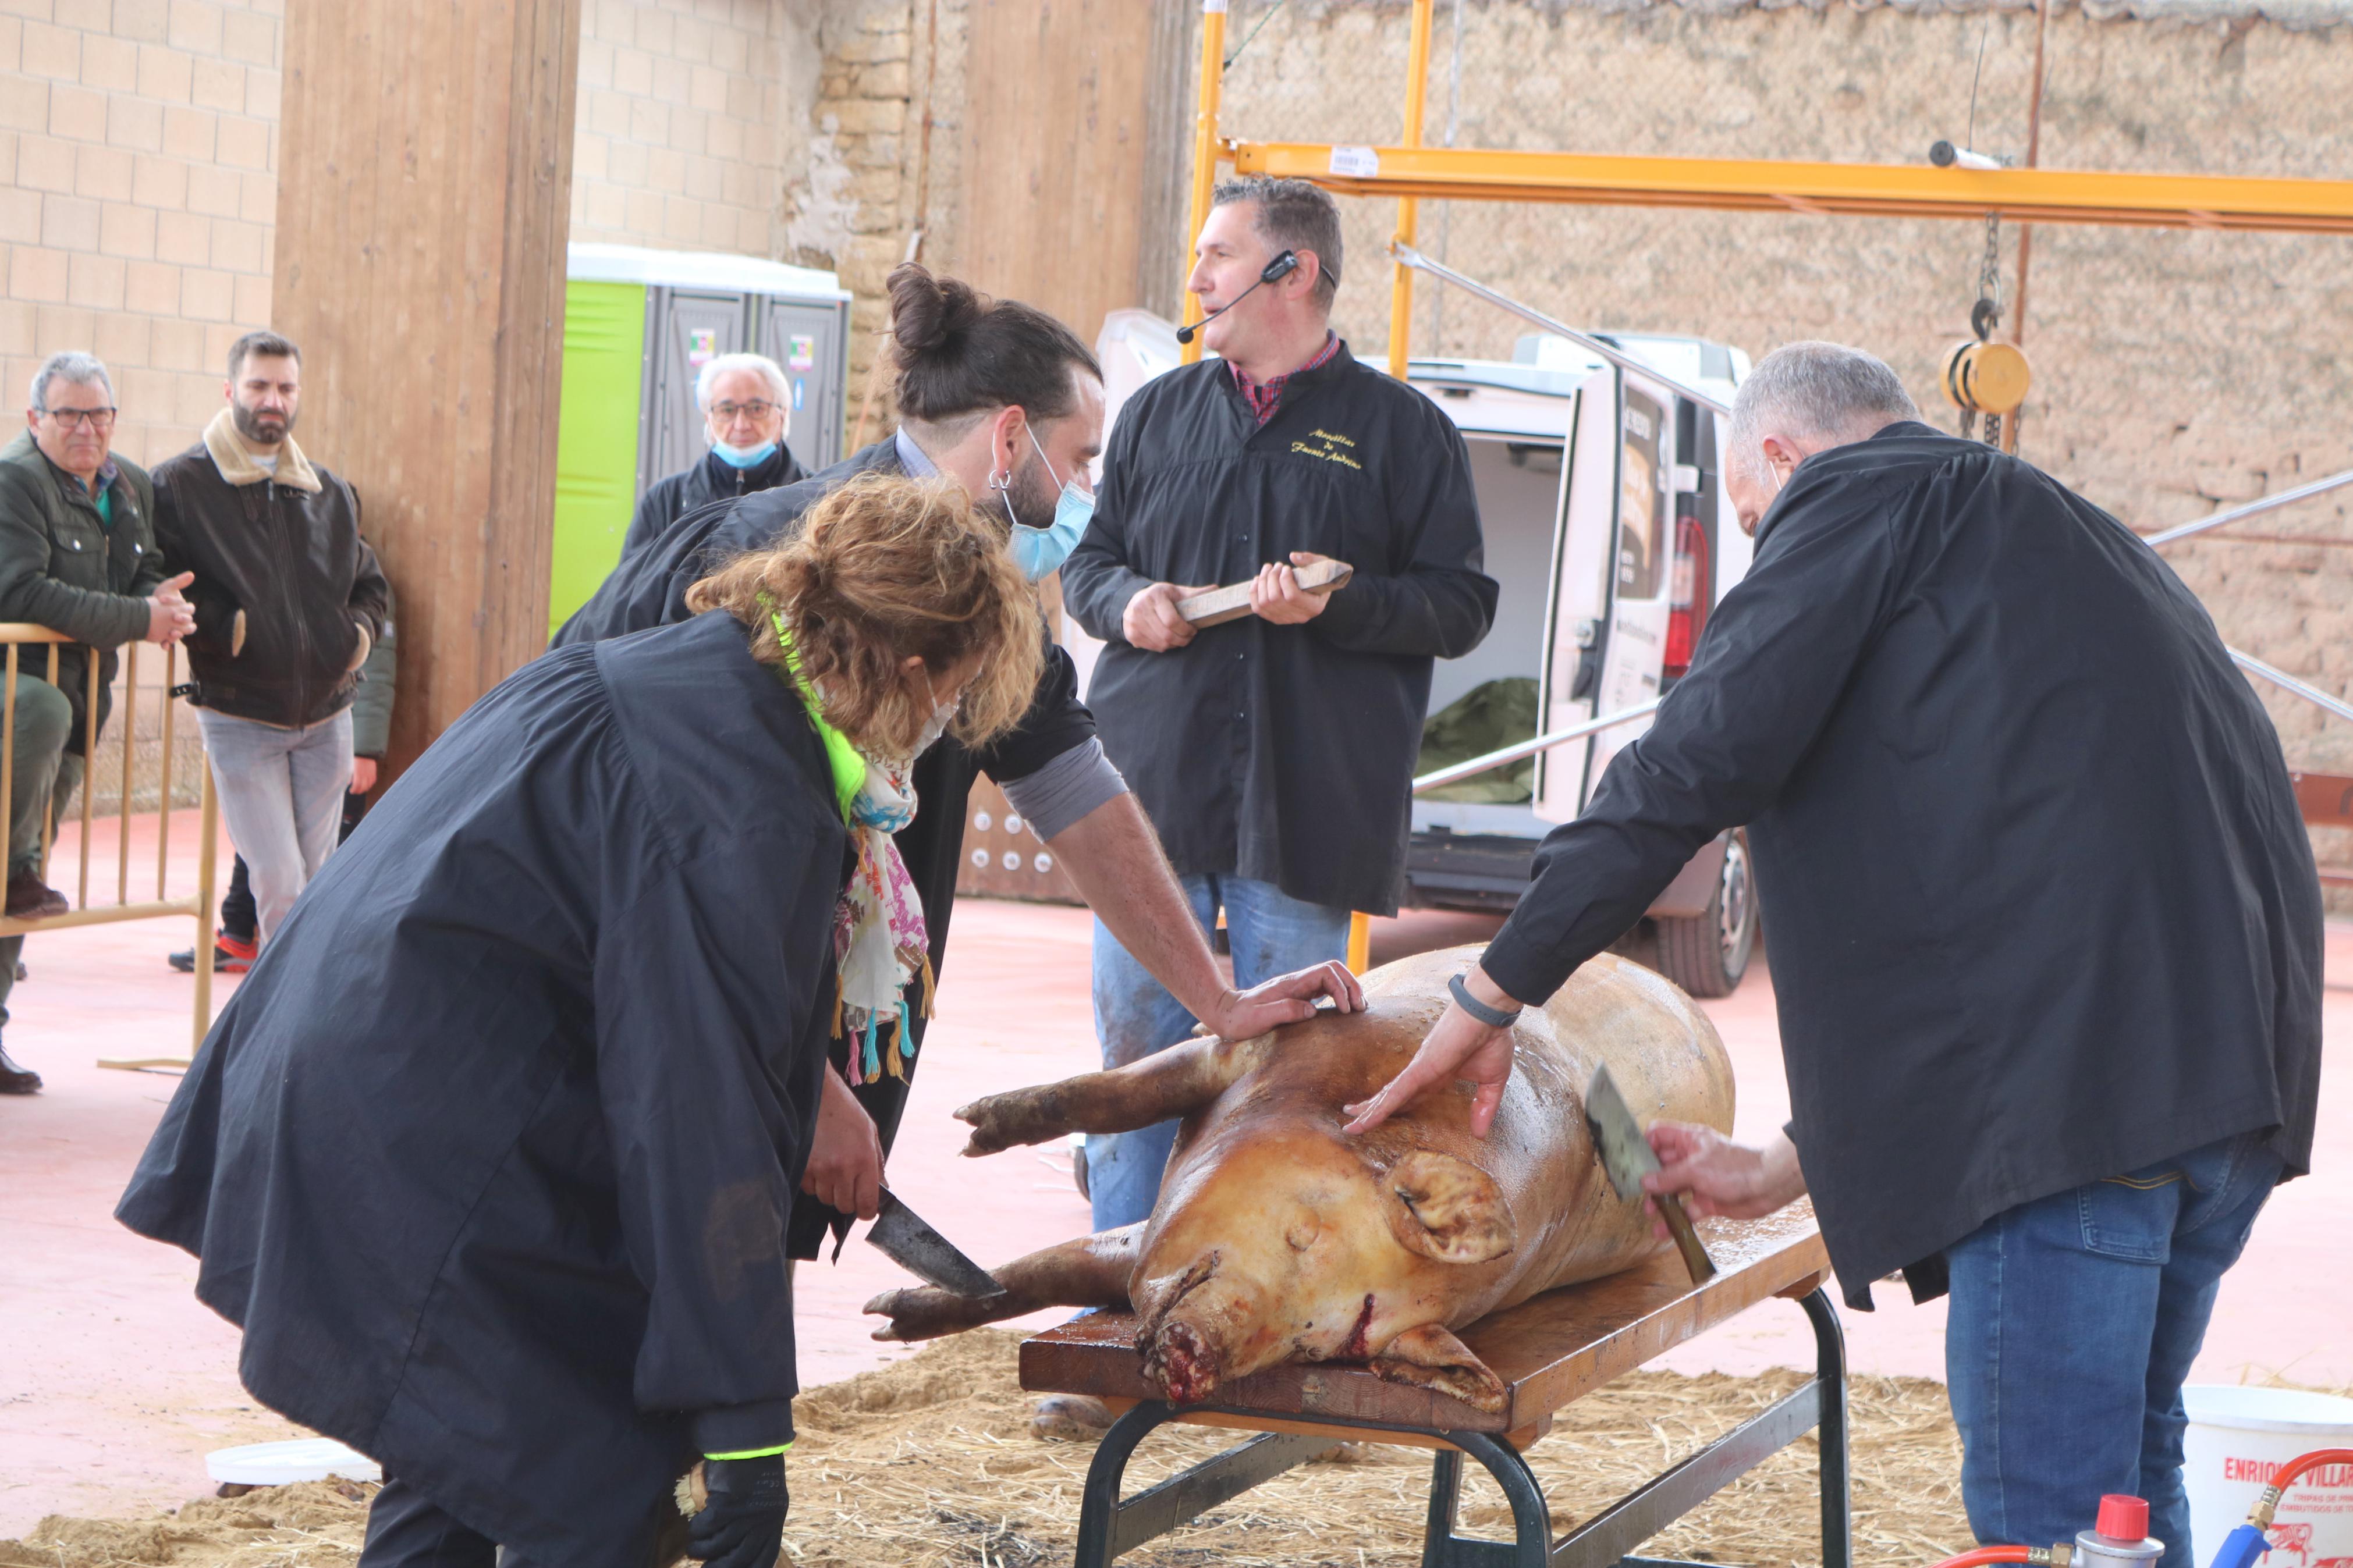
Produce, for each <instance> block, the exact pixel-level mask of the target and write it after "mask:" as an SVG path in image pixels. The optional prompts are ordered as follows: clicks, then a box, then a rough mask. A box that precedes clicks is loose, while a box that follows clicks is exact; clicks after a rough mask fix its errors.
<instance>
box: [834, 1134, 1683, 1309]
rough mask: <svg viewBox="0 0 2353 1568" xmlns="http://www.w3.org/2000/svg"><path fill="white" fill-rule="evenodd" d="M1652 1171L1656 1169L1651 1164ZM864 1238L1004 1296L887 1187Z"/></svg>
mask: <svg viewBox="0 0 2353 1568" xmlns="http://www.w3.org/2000/svg"><path fill="white" fill-rule="evenodd" d="M1652 1168H1653V1169H1656V1168H1657V1163H1656V1162H1655V1161H1654V1162H1652ZM866 1239H867V1240H869V1241H871V1242H872V1243H873V1244H874V1245H875V1246H876V1247H880V1248H881V1250H882V1256H883V1257H885V1258H889V1259H890V1260H891V1261H892V1262H893V1263H895V1264H897V1265H898V1266H899V1267H900V1268H903V1269H905V1270H906V1271H907V1272H908V1273H910V1274H912V1275H913V1276H914V1277H915V1278H916V1279H921V1280H922V1281H923V1283H924V1284H926V1285H936V1286H938V1287H939V1288H940V1289H943V1290H945V1291H947V1292H948V1293H949V1294H951V1295H955V1296H964V1297H968V1298H970V1299H971V1300H976V1301H977V1300H985V1299H987V1297H990V1296H1002V1295H1003V1294H1005V1287H1004V1286H1002V1285H999V1284H998V1283H997V1281H996V1280H995V1279H991V1278H990V1277H989V1273H988V1270H987V1269H986V1268H982V1267H981V1266H980V1265H979V1264H977V1263H975V1262H974V1261H973V1260H972V1259H971V1258H966V1257H965V1255H964V1254H963V1253H961V1252H958V1251H957V1250H956V1249H955V1243H954V1242H952V1241H950V1240H949V1239H948V1238H947V1237H944V1236H942V1235H941V1234H940V1233H939V1232H938V1231H936V1230H934V1229H933V1228H932V1227H931V1226H928V1225H926V1224H925V1223H924V1222H923V1219H922V1218H921V1217H920V1216H919V1215H916V1213H915V1211H914V1210H913V1209H911V1208H909V1207H908V1206H907V1205H905V1204H902V1203H901V1202H900V1201H899V1198H898V1194H895V1193H893V1192H892V1191H891V1189H890V1188H888V1187H885V1188H883V1189H882V1205H881V1213H879V1214H877V1215H875V1216H874V1224H873V1225H872V1226H871V1227H870V1228H869V1229H868V1230H867V1232H866Z"/></svg>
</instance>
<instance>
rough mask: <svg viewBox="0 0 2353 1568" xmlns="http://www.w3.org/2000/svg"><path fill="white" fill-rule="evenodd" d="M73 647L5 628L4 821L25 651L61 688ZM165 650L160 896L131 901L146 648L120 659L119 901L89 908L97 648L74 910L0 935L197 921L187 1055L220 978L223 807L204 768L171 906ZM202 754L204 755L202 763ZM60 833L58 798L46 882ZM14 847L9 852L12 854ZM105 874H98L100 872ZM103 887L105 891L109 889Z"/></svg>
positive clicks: (160, 1061) (158, 1062)
mask: <svg viewBox="0 0 2353 1568" xmlns="http://www.w3.org/2000/svg"><path fill="white" fill-rule="evenodd" d="M73 640H74V639H73V638H71V637H67V636H65V635H64V634H63V633H61V632H55V631H51V630H50V629H49V628H48V627H47V626H34V625H32V624H31V623H29V622H25V621H0V647H5V668H0V677H5V679H0V821H5V820H6V819H7V818H8V817H9V816H11V815H12V812H11V809H10V808H11V807H12V806H13V805H14V804H15V802H16V788H17V783H18V781H17V779H16V681H17V678H18V676H19V675H20V674H22V673H24V672H23V668H22V665H23V653H24V650H25V649H26V647H42V646H46V647H47V649H48V657H47V667H48V668H47V674H46V675H45V676H44V677H42V679H46V680H47V682H48V684H49V685H51V686H56V685H58V650H59V648H60V647H62V646H63V645H65V644H68V643H71V642H72V641H73ZM163 651H164V683H163V689H162V690H161V692H160V693H159V698H160V702H159V706H160V707H161V709H162V710H163V712H162V740H163V748H162V757H161V761H160V763H159V776H158V788H157V795H156V802H155V818H156V821H155V896H154V897H153V899H147V900H139V901H137V902H133V901H132V897H131V872H132V847H131V819H132V816H133V815H134V813H133V811H132V781H133V779H134V778H135V777H136V775H137V771H138V770H137V761H138V752H137V745H136V741H137V732H138V728H139V724H138V717H139V654H140V645H139V644H138V643H136V642H132V643H127V644H125V645H124V646H123V648H122V651H121V658H122V702H121V712H120V713H118V714H117V715H116V716H115V719H116V722H117V723H118V724H119V725H120V726H121V736H120V740H121V776H120V778H119V780H118V782H117V785H116V790H115V816H116V818H117V828H116V833H115V841H116V850H115V865H114V901H113V902H112V903H111V904H103V903H102V904H95V905H93V904H92V903H91V902H90V847H91V844H92V842H93V841H94V840H95V838H96V837H97V832H96V826H97V805H98V802H97V793H98V791H97V785H98V777H97V763H98V760H99V733H98V693H99V664H100V659H99V658H98V656H97V653H96V651H95V650H92V651H91V652H90V658H88V659H87V660H86V661H85V662H86V664H87V666H88V672H87V678H86V680H85V685H84V689H83V692H82V735H81V741H82V749H81V755H82V763H83V776H82V782H81V788H80V791H79V794H80V796H81V801H80V807H81V825H80V826H81V832H80V834H79V872H78V875H77V878H76V881H75V887H74V895H73V900H72V903H73V907H72V908H71V909H69V910H67V911H66V912H65V913H64V914H61V915H51V916H48V917H47V918H46V919H35V920H26V919H20V918H17V917H16V916H11V915H5V914H0V936H22V935H29V934H31V933H33V932H36V931H60V930H64V929H67V928H69V927H72V926H88V925H108V924H111V923H113V922H115V921H142V920H153V919H155V918H157V917H158V916H164V915H183V916H192V917H194V919H195V922H196V946H195V952H196V973H195V981H196V996H195V1020H194V1024H193V1026H192V1029H191V1037H190V1046H189V1048H190V1050H191V1052H193V1051H194V1050H195V1047H197V1046H200V1045H202V1044H203V1043H204V1038H205V1031H206V1029H208V1028H210V1027H211V1026H212V999H213V971H212V965H211V964H210V963H206V962H205V960H206V959H207V958H209V957H210V956H211V953H212V947H213V929H212V911H213V898H214V890H215V889H214V878H215V876H216V872H217V870H218V865H217V855H218V841H219V828H220V805H219V803H218V802H217V801H216V800H215V799H214V797H213V781H212V770H211V768H210V767H209V766H206V765H203V764H202V763H201V761H200V763H199V765H198V767H197V770H196V772H197V776H198V783H197V786H196V816H197V829H196V831H197V843H196V890H195V893H194V894H193V895H190V896H188V897H184V898H177V899H175V898H172V897H170V896H169V893H170V879H171V865H172V761H173V757H172V752H173V743H172V742H173V736H172V731H173V709H172V687H173V683H174V681H173V678H174V675H175V674H176V672H177V668H178V656H179V649H178V648H176V647H169V646H166V647H164V650H163ZM201 754H202V753H201V752H199V757H200V758H201ZM57 833H58V820H57V801H56V798H55V795H54V794H53V795H52V796H51V798H50V800H49V802H48V803H47V805H46V806H45V807H44V808H43V810H42V812H41V855H40V869H41V877H42V879H43V880H44V881H47V879H48V874H49V853H50V851H51V850H52V849H53V848H55V847H56V845H57ZM14 849H15V846H14V845H13V844H12V845H11V846H10V852H11V854H12V855H13V853H14ZM102 870H103V868H102V867H101V872H102ZM103 885H104V884H103V881H102V880H101V883H100V886H101V888H102V887H103ZM98 1065H99V1066H100V1067H107V1068H150V1067H185V1066H186V1065H187V1058H185V1057H142V1058H130V1059H120V1060H117V1059H101V1060H100V1062H99V1064H98Z"/></svg>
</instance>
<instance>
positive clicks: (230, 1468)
mask: <svg viewBox="0 0 2353 1568" xmlns="http://www.w3.org/2000/svg"><path fill="white" fill-rule="evenodd" d="M205 1474H206V1475H208V1476H210V1477H212V1479H215V1480H216V1481H221V1482H226V1483H233V1484H235V1485H237V1486H241V1487H284V1486H291V1485H293V1484H294V1483H295V1482H296V1481H323V1480H325V1479H327V1478H328V1477H330V1476H341V1477H343V1479H345V1480H347V1481H380V1480H382V1479H384V1468H383V1467H382V1466H380V1465H378V1464H377V1463H376V1462H375V1460H374V1459H371V1458H368V1457H367V1456H366V1455H365V1454H363V1453H361V1452H359V1451H358V1450H357V1449H355V1448H347V1447H343V1444H341V1443H338V1442H336V1441H335V1440H334V1439H333V1438H332V1437H294V1438H290V1439H289V1440H287V1441H286V1442H283V1443H248V1444H247V1445H246V1446H245V1447H242V1448H215V1449H214V1450H213V1451H212V1452H211V1453H209V1454H206V1456H205Z"/></svg>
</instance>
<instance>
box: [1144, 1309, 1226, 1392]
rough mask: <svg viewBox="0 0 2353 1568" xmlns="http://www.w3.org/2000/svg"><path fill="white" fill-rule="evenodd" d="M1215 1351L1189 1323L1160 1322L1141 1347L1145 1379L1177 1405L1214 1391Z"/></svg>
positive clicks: (1216, 1384) (1215, 1387)
mask: <svg viewBox="0 0 2353 1568" xmlns="http://www.w3.org/2000/svg"><path fill="white" fill-rule="evenodd" d="M1219 1375H1220V1373H1219V1356H1218V1348H1217V1346H1216V1345H1214V1344H1212V1343H1210V1342H1209V1341H1208V1339H1207V1338H1206V1337H1205V1336H1204V1335H1203V1334H1201V1332H1200V1331H1198V1330H1197V1329H1195V1328H1194V1327H1193V1325H1192V1324H1190V1323H1163V1324H1161V1325H1160V1327H1159V1329H1158V1330H1157V1331H1155V1333H1154V1334H1153V1336H1152V1339H1151V1342H1149V1343H1148V1344H1146V1345H1145V1347H1144V1376H1145V1381H1146V1382H1148V1383H1150V1384H1152V1385H1153V1386H1154V1387H1155V1388H1157V1389H1159V1390H1160V1392H1161V1393H1162V1394H1166V1396H1167V1397H1168V1398H1169V1399H1170V1400H1172V1401H1174V1402H1175V1403H1176V1404H1178V1405H1198V1404H1200V1403H1201V1402H1202V1401H1203V1400H1205V1399H1207V1398H1208V1397H1209V1395H1210V1394H1214V1393H1216V1392H1217V1388H1218V1383H1219Z"/></svg>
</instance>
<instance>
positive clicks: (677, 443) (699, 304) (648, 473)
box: [638, 287, 746, 495]
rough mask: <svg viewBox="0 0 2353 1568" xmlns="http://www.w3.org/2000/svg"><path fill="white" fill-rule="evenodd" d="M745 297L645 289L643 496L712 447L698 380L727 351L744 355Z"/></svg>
mask: <svg viewBox="0 0 2353 1568" xmlns="http://www.w3.org/2000/svg"><path fill="white" fill-rule="evenodd" d="M745 305H746V300H745V299H744V295H743V294H741V293H739V292H736V291H733V290H722V289H668V288H660V287H656V288H651V289H647V290H646V321H647V323H648V331H647V333H646V384H645V395H644V397H643V399H642V400H641V401H640V403H639V405H638V409H639V413H638V418H639V421H640V423H639V425H638V494H639V495H643V494H645V493H646V491H647V490H648V489H651V488H652V486H653V483H654V481H655V480H656V479H661V478H662V477H663V476H665V475H668V474H674V473H677V472H678V471H679V470H680V469H681V468H691V467H693V466H694V465H695V464H696V463H699V462H701V461H702V455H703V454H704V453H705V452H708V451H709V450H710V449H711V443H710V442H709V441H708V440H706V439H705V438H704V437H703V430H702V409H701V408H699V407H697V406H696V405H695V401H694V382H695V377H696V376H698V375H699V374H702V367H703V366H704V365H706V364H709V363H711V362H712V360H715V359H717V358H718V357H719V356H720V355H721V354H733V353H743V352H744V336H745V334H744V328H745V321H744V313H745Z"/></svg>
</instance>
